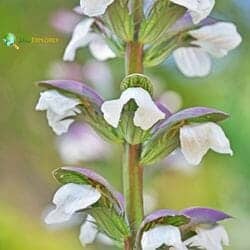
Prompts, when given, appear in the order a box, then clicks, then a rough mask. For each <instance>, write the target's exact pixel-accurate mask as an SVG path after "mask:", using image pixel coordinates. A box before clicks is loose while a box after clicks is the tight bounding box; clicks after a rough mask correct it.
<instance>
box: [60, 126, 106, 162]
mask: <svg viewBox="0 0 250 250" xmlns="http://www.w3.org/2000/svg"><path fill="white" fill-rule="evenodd" d="M56 142H57V143H56V145H57V148H58V151H59V154H60V156H61V158H62V160H63V162H64V163H66V164H76V163H79V162H81V161H83V162H86V161H93V160H97V159H100V158H102V157H106V156H107V155H109V153H110V152H109V151H110V148H109V145H107V144H106V143H105V142H104V141H103V140H102V139H101V138H100V137H99V136H98V135H97V134H96V133H95V131H94V130H93V129H91V128H90V127H89V126H87V125H86V124H81V123H74V124H72V125H71V126H70V129H69V131H68V132H67V133H65V134H63V135H62V136H60V137H58V138H57V141H56Z"/></svg>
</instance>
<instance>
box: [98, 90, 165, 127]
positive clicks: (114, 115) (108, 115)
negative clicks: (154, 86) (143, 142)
mask: <svg viewBox="0 0 250 250" xmlns="http://www.w3.org/2000/svg"><path fill="white" fill-rule="evenodd" d="M131 99H134V100H135V102H136V104H137V105H138V109H137V110H136V112H135V115H134V124H135V126H138V127H140V128H141V129H143V130H148V129H149V128H151V127H152V126H153V125H154V124H155V123H156V122H157V121H159V120H161V119H164V117H165V114H164V113H163V112H162V111H161V110H160V109H159V108H158V107H157V105H156V104H155V103H154V102H153V100H152V98H151V96H150V94H149V93H148V92H147V91H146V90H144V89H143V88H128V89H126V90H125V91H123V92H122V95H121V97H120V98H119V99H117V100H111V101H106V102H104V103H103V105H102V107H101V110H102V112H103V113H104V118H105V120H106V121H107V122H108V123H109V124H110V125H111V126H113V127H116V128H117V127H118V125H119V121H120V117H121V113H122V109H123V107H124V105H125V104H126V103H127V102H128V101H130V100H131Z"/></svg>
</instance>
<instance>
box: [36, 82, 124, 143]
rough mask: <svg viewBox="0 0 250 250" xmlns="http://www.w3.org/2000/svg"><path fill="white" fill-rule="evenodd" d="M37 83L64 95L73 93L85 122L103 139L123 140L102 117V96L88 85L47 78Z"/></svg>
mask: <svg viewBox="0 0 250 250" xmlns="http://www.w3.org/2000/svg"><path fill="white" fill-rule="evenodd" d="M39 85H40V86H42V87H46V88H48V89H56V90H58V91H60V92H62V93H64V94H66V95H73V96H75V97H77V98H79V99H80V100H81V104H80V105H79V108H80V109H81V111H82V113H83V115H84V119H85V121H86V122H88V123H89V124H90V125H91V126H92V127H93V128H94V129H95V130H96V131H97V132H98V133H99V134H100V135H101V136H102V137H104V138H105V139H107V140H109V141H113V142H117V143H121V142H122V141H123V140H122V138H121V136H120V135H119V134H118V133H117V131H116V130H115V129H114V128H113V127H112V126H110V125H109V124H108V123H107V122H106V121H105V119H104V118H103V114H102V112H101V105H102V103H103V99H102V97H100V96H99V95H98V94H97V93H96V92H95V91H94V90H93V89H92V88H90V87H89V86H87V85H85V84H83V83H81V82H77V81H73V80H48V81H42V82H39Z"/></svg>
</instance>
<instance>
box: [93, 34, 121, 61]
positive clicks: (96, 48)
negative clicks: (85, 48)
mask: <svg viewBox="0 0 250 250" xmlns="http://www.w3.org/2000/svg"><path fill="white" fill-rule="evenodd" d="M89 49H90V51H91V53H92V55H93V56H94V57H95V58H96V59H97V60H99V61H105V60H107V59H110V58H115V57H116V55H115V53H114V52H113V51H112V50H111V49H110V47H109V46H108V45H107V43H106V42H105V40H104V39H103V38H102V37H101V36H100V35H96V36H94V37H93V39H92V41H91V42H90V44H89Z"/></svg>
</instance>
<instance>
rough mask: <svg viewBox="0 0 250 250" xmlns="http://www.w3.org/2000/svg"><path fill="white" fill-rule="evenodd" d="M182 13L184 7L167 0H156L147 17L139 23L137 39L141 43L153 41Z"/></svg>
mask: <svg viewBox="0 0 250 250" xmlns="http://www.w3.org/2000/svg"><path fill="white" fill-rule="evenodd" d="M184 13H185V8H183V7H181V6H178V5H175V4H172V3H171V2H170V1H169V0H156V1H155V3H154V5H153V7H152V9H151V11H150V13H149V17H148V18H147V19H145V20H144V21H143V22H142V24H141V28H140V32H139V41H140V42H141V43H143V44H152V43H154V42H155V41H157V40H158V39H160V38H161V36H163V35H164V34H165V32H166V31H167V30H168V29H169V28H170V27H171V25H173V24H174V23H175V22H176V21H177V20H178V19H179V18H180V17H181V16H182V15H183V14H184Z"/></svg>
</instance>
